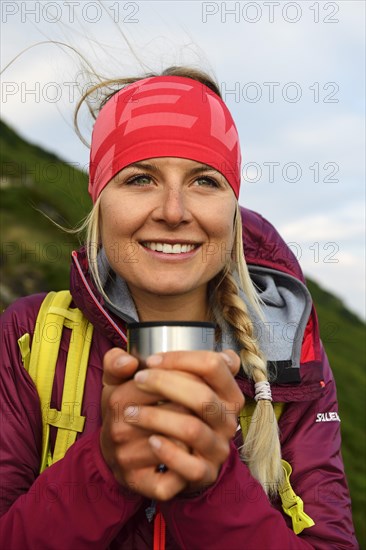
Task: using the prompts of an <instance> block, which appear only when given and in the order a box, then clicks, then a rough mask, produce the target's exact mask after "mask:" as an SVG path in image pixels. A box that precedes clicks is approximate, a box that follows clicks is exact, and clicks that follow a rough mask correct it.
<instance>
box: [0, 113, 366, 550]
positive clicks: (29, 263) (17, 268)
mask: <svg viewBox="0 0 366 550" xmlns="http://www.w3.org/2000/svg"><path fill="white" fill-rule="evenodd" d="M0 129H1V138H0V167H1V180H0V183H1V186H0V201H1V202H0V214H1V255H0V299H1V307H2V308H3V307H6V306H7V305H8V304H9V303H10V302H11V301H12V300H14V299H15V298H16V297H18V296H22V295H26V294H31V293H33V292H39V291H43V290H51V289H52V290H59V289H63V288H67V287H68V278H69V261H70V251H71V250H72V249H73V248H75V247H77V246H78V241H77V239H76V238H75V237H74V236H70V235H68V234H66V233H64V232H62V231H60V230H59V229H58V228H57V227H55V226H54V225H53V224H52V223H51V222H50V221H49V220H48V219H47V218H45V217H44V216H43V215H41V214H40V212H39V210H40V211H42V212H45V213H46V214H47V215H48V216H49V217H51V218H52V219H54V220H55V221H56V222H57V223H59V224H61V225H64V226H66V227H73V226H75V224H77V223H78V222H79V221H80V220H81V218H83V217H84V216H85V215H86V214H87V213H88V212H89V209H90V207H91V201H90V198H89V196H88V194H87V176H86V174H84V173H81V172H79V171H78V170H76V169H75V168H73V167H72V166H70V165H67V164H66V163H64V162H63V161H61V160H60V159H59V158H58V157H56V156H55V155H52V154H50V153H47V152H45V151H44V150H42V149H41V148H39V147H36V146H34V145H30V144H29V143H27V142H26V141H24V140H23V139H21V138H20V137H19V136H18V135H17V134H16V133H15V132H14V131H13V130H11V129H10V128H9V127H8V126H6V125H5V124H4V123H1V128H0ZM308 286H309V289H310V291H311V293H312V296H313V299H314V302H315V304H316V308H317V312H318V316H319V322H320V332H321V335H322V339H323V342H324V345H325V348H326V351H327V354H328V357H329V360H330V363H331V365H332V368H333V371H334V375H335V378H336V382H337V387H338V397H339V406H340V414H341V419H342V424H341V427H342V436H343V456H344V462H345V466H346V473H347V477H348V480H349V484H350V489H351V495H352V500H353V514H354V519H355V524H356V530H357V534H358V538H359V542H360V545H361V547H362V548H364V547H365V546H366V536H365V522H364V518H363V513H364V509H365V496H364V495H365V493H366V486H365V485H366V483H365V479H366V476H365V463H366V460H365V458H366V455H365V436H364V434H365V324H364V323H362V322H361V321H360V320H359V319H358V318H357V316H355V315H354V314H353V313H351V312H350V311H349V310H348V309H347V308H346V307H345V306H344V305H343V304H342V302H341V301H340V300H339V299H338V298H336V297H335V296H334V295H332V294H330V293H329V292H327V291H325V290H323V289H322V288H320V287H319V286H318V285H317V284H316V283H315V282H314V281H311V280H308Z"/></svg>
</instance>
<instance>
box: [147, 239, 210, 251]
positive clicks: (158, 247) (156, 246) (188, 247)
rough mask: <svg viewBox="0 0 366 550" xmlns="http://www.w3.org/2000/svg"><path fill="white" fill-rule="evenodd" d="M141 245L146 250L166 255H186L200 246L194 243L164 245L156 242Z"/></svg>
mask: <svg viewBox="0 0 366 550" xmlns="http://www.w3.org/2000/svg"><path fill="white" fill-rule="evenodd" d="M141 244H142V246H144V247H145V248H149V249H150V250H153V251H155V252H163V253H164V254H184V253H187V252H191V251H192V250H194V249H195V248H197V247H198V246H199V245H198V244H193V243H164V242H154V241H145V242H142V243H141Z"/></svg>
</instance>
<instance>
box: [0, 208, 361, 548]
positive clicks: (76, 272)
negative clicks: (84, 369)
mask: <svg viewBox="0 0 366 550" xmlns="http://www.w3.org/2000/svg"><path fill="white" fill-rule="evenodd" d="M242 215H243V225H244V246H245V251H246V259H247V262H248V264H251V265H256V266H262V267H266V268H271V269H273V270H276V271H280V272H283V273H287V274H289V275H292V276H293V277H296V278H297V279H300V280H303V277H302V274H301V271H300V268H299V266H298V263H297V261H296V259H295V258H294V256H293V255H292V253H291V252H290V251H289V249H288V248H287V246H286V244H285V243H284V242H283V241H282V239H281V238H280V236H279V235H278V233H277V232H276V231H275V229H274V228H273V227H272V226H271V225H270V224H269V223H268V222H267V221H265V220H264V219H263V218H262V217H261V216H259V215H258V214H255V213H253V212H251V211H248V210H245V209H242ZM71 292H72V295H73V299H74V303H75V305H76V306H77V307H79V308H80V309H82V311H83V312H84V314H85V315H86V317H88V318H89V320H90V321H91V322H92V323H93V324H94V327H95V330H94V336H93V342H92V347H91V353H90V360H89V367H88V373H87V379H86V387H85V394H84V402H83V408H82V414H83V415H84V416H86V423H85V429H84V432H83V433H82V434H81V435H80V437H79V439H78V440H77V441H76V443H75V444H74V445H73V446H72V447H71V449H70V450H69V451H68V452H67V454H66V456H65V457H64V458H63V459H62V460H60V461H59V462H57V463H56V464H54V465H53V466H51V467H50V468H48V469H46V470H45V471H44V472H43V473H42V474H41V475H38V470H39V464H40V452H41V438H42V433H41V432H42V422H41V410H40V405H39V400H38V396H37V391H36V389H35V386H34V384H33V382H32V380H31V379H30V377H29V375H28V373H27V372H26V371H25V369H24V367H23V365H22V362H21V358H20V353H19V350H18V346H17V340H18V338H19V337H20V336H21V335H22V334H24V333H25V332H28V333H30V334H31V335H32V334H33V331H34V325H35V319H36V317H37V313H38V309H39V307H40V304H41V302H42V300H43V298H44V294H38V295H34V296H29V297H27V298H22V299H20V300H18V301H17V302H15V303H14V304H13V305H12V306H10V307H9V308H8V309H7V310H6V312H5V313H4V315H3V316H2V336H1V339H2V340H1V344H2V346H1V349H2V354H1V367H0V381H1V385H0V403H1V418H0V421H1V425H0V428H1V449H0V474H1V493H0V515H1V519H0V541H1V547H2V548H6V549H7V550H26V549H29V550H38V549H39V550H46V549H52V550H64V549H65V550H66V549H67V550H83V549H88V550H90V549H91V548H95V549H104V548H110V549H124V550H125V549H126V550H128V549H146V548H152V547H153V542H152V540H153V538H152V537H153V533H152V524H151V523H149V522H148V520H147V517H146V513H145V510H146V508H147V507H148V506H149V504H150V503H149V501H148V500H147V499H145V498H143V497H141V496H139V495H136V494H134V493H132V492H131V493H128V492H127V491H125V490H124V489H122V488H121V487H120V486H119V484H118V483H117V482H116V481H115V479H114V477H113V475H112V473H111V471H110V470H109V468H108V467H107V465H106V464H105V462H104V460H103V457H102V455H101V452H100V447H99V430H100V426H101V416H100V394H101V381H102V359H103V356H104V354H105V352H106V351H107V350H108V349H110V348H111V347H114V346H122V345H123V340H122V338H121V336H120V333H121V331H123V330H124V328H125V327H124V324H123V322H122V321H121V320H120V319H119V318H118V317H116V316H115V315H114V314H112V313H111V312H109V311H107V310H106V309H105V307H104V304H103V299H102V298H101V297H100V295H99V294H98V293H97V291H96V289H95V288H94V286H93V284H92V282H91V280H90V278H89V276H88V272H87V263H86V259H85V255H84V254H83V253H82V252H80V253H73V266H72V271H71ZM68 333H69V331H68V329H65V330H64V334H63V338H62V342H61V348H60V353H59V359H58V364H57V368H56V377H55V383H54V387H53V394H52V403H51V406H53V407H56V408H58V409H59V408H60V404H61V397H62V387H63V372H64V366H65V360H66V357H67V350H68V338H69V334H68ZM300 375H301V382H299V383H276V384H274V385H273V388H272V394H273V398H274V401H282V402H285V403H286V407H285V410H284V413H283V414H282V416H281V418H280V422H279V426H280V432H281V445H282V454H283V458H284V459H285V460H287V461H288V462H290V464H291V465H292V468H293V474H292V476H291V483H292V487H293V489H294V491H295V492H296V494H298V495H299V496H300V497H301V498H302V500H303V501H304V509H305V511H306V513H307V514H308V515H309V516H310V517H311V518H312V519H313V520H314V522H315V525H314V526H313V527H311V528H307V529H305V530H304V531H303V532H302V533H301V534H300V535H295V534H294V532H293V531H292V528H291V520H290V518H289V517H288V516H286V515H284V514H283V512H282V511H281V505H280V502H275V503H272V504H271V503H270V502H269V500H268V498H267V497H266V495H265V494H264V492H263V490H262V488H261V487H260V486H259V484H258V483H257V482H256V480H255V479H254V478H253V477H252V476H251V474H250V472H249V470H248V468H247V466H246V465H245V464H243V463H242V462H241V461H240V460H239V456H238V452H237V449H236V446H235V444H234V443H233V444H232V448H231V453H230V455H229V457H228V459H227V460H226V462H225V464H224V465H223V467H222V469H221V472H220V475H219V478H218V479H217V481H216V483H215V484H214V485H212V486H211V487H210V488H208V489H207V490H206V491H204V492H202V493H201V494H199V495H197V496H195V497H190V498H184V497H181V496H178V497H176V498H174V499H172V500H171V501H169V502H166V503H162V504H161V511H162V513H163V515H164V518H165V521H166V525H167V539H166V548H185V549H187V550H193V549H210V550H211V549H212V550H214V549H217V550H223V549H224V548H225V549H226V548H227V549H230V550H235V549H243V548H245V549H252V550H262V549H263V550H264V549H266V550H267V549H269V550H270V549H278V550H285V549H306V548H308V549H310V548H316V549H319V550H321V549H322V550H328V549H330V548H332V549H335V548H337V549H344V548H358V545H357V541H356V539H355V536H354V530H353V525H352V517H351V505H350V498H349V492H348V487H347V482H346V479H345V475H344V468H343V463H342V457H341V452H340V446H341V440H340V424H339V422H338V421H337V420H336V418H337V415H328V416H324V417H321V416H319V413H336V412H337V411H338V407H337V398H336V389H335V384H334V379H333V375H332V372H331V369H330V367H329V364H328V361H327V358H326V356H325V353H324V351H323V348H322V346H321V343H320V340H319V334H318V325H317V319H316V314H315V311H314V309H313V310H312V312H311V315H310V317H309V320H308V323H307V326H306V330H305V333H304V337H303V342H302V348H301V363H300ZM238 384H239V385H240V387H241V388H242V390H243V392H244V393H245V394H246V395H248V396H251V397H252V396H253V387H252V384H251V383H250V382H249V381H248V380H246V379H244V378H241V377H238ZM319 418H330V419H332V420H331V421H327V422H321V421H319ZM54 436H55V434H54V433H52V434H51V440H52V438H53V439H54Z"/></svg>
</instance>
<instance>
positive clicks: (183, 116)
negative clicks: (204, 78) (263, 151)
mask: <svg viewBox="0 0 366 550" xmlns="http://www.w3.org/2000/svg"><path fill="white" fill-rule="evenodd" d="M155 157H180V158H186V159H191V160H195V161H197V162H202V163H204V164H208V165H209V166H212V167H213V168H215V169H216V170H218V171H219V172H220V173H221V174H223V175H224V176H225V178H226V179H227V181H228V182H229V184H230V185H231V187H232V189H233V191H234V193H235V196H236V197H238V195H239V187H240V161H241V156H240V146H239V138H238V133H237V130H236V127H235V124H234V121H233V119H232V117H231V114H230V112H229V110H228V108H227V107H226V105H225V103H224V102H223V101H222V100H221V99H220V98H219V97H218V96H217V95H216V94H215V93H214V92H212V91H211V90H210V89H209V88H208V87H207V86H205V85H204V84H201V83H200V82H198V81H196V80H193V79H191V78H184V77H180V76H157V77H151V78H145V79H143V80H139V81H138V82H135V83H133V84H130V85H128V86H126V87H125V88H123V89H122V90H120V91H119V92H117V93H116V94H115V95H114V96H112V97H111V98H110V99H109V100H108V102H107V103H106V104H105V106H104V107H103V108H102V110H101V111H100V114H99V116H98V118H97V120H96V122H95V125H94V129H93V136H92V144H91V151H90V176H89V193H90V195H91V197H92V199H93V202H95V201H96V199H97V198H98V196H99V195H100V193H101V191H102V190H103V189H104V187H105V186H106V185H107V183H108V182H109V181H110V180H111V179H112V178H113V177H114V176H115V175H116V174H117V173H118V172H119V171H120V170H122V168H125V167H126V166H128V165H129V164H132V163H133V162H137V161H140V160H146V159H149V158H155Z"/></svg>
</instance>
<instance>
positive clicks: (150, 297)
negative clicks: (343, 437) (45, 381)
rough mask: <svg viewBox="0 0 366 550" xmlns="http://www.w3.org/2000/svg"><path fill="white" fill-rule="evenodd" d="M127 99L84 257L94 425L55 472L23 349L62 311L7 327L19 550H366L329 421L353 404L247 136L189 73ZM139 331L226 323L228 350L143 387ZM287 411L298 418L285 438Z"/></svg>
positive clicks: (173, 357)
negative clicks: (270, 210)
mask: <svg viewBox="0 0 366 550" xmlns="http://www.w3.org/2000/svg"><path fill="white" fill-rule="evenodd" d="M107 84H109V83H107ZM112 84H115V83H112ZM117 84H118V82H117ZM120 84H127V86H123V87H122V89H121V90H119V91H117V92H116V93H113V94H112V95H111V97H110V98H109V99H108V101H106V102H105V103H104V106H103V107H102V109H101V111H100V113H99V115H98V117H97V120H96V123H95V126H94V130H93V139H92V146H91V164H90V180H89V192H90V194H91V196H92V199H93V202H94V208H93V211H92V213H91V215H90V216H89V219H88V238H87V245H86V252H85V251H83V250H82V251H80V252H79V253H78V254H76V253H74V254H73V268H72V275H71V293H72V296H73V301H74V306H75V307H77V308H78V309H79V310H81V311H82V312H83V314H84V315H85V317H86V318H87V319H88V320H89V321H90V322H91V323H93V325H94V333H93V340H92V344H91V352H90V356H89V364H88V372H87V378H86V387H85V392H84V399H83V408H82V413H83V416H84V417H85V418H86V422H85V426H84V430H83V432H82V434H81V435H80V437H79V438H78V441H76V443H75V444H74V445H73V446H72V447H71V448H70V450H69V451H68V452H67V454H66V455H65V457H64V458H61V459H60V460H58V461H57V462H55V463H54V464H53V465H52V466H50V467H49V468H47V469H46V470H45V471H44V472H43V473H41V474H40V475H38V471H39V465H40V452H41V451H40V446H41V443H40V442H41V438H42V433H41V432H42V418H41V410H40V406H39V401H38V397H37V392H36V389H35V387H34V384H33V383H32V381H31V379H30V378H29V376H28V374H27V372H26V370H25V369H24V367H23V365H22V363H21V360H20V357H19V352H18V349H17V340H18V339H19V338H20V337H21V335H22V334H23V333H24V332H28V333H30V334H33V332H34V330H35V327H34V325H35V322H36V318H37V312H38V310H39V308H40V304H41V302H42V300H43V298H44V295H38V296H32V297H28V298H25V299H22V300H20V301H18V302H17V303H15V304H14V305H13V306H12V307H10V308H9V309H8V310H7V312H6V313H5V314H4V316H3V317H4V318H3V323H4V327H5V331H4V353H3V356H4V357H3V359H4V366H3V367H2V369H1V373H2V378H3V384H2V387H3V390H2V391H3V399H4V402H5V403H6V408H5V411H6V414H5V415H4V430H3V445H2V455H1V459H2V464H3V471H4V479H5V480H6V484H5V488H4V491H3V495H2V503H1V506H2V510H1V512H2V514H3V517H2V518H1V532H2V537H3V540H4V541H5V547H6V548H42V549H43V548H70V549H71V548H72V549H79V548H80V549H82V548H90V547H94V548H150V547H152V545H153V544H154V547H156V548H158V547H162V544H163V543H164V544H165V546H166V548H190V549H191V548H217V549H223V548H230V549H236V548H251V549H262V548H266V549H267V548H278V549H284V548H324V549H325V548H330V547H331V548H355V547H357V543H356V541H355V538H354V534H353V527H352V520H351V512H350V501H349V495H348V489H347V484H346V481H345V476H344V471H343V465H342V460H341V456H340V436H339V423H337V422H329V423H317V422H316V419H317V413H318V412H328V411H332V412H336V410H337V408H336V407H337V403H336V395H335V387H334V380H333V377H332V374H331V371H330V368H329V365H328V363H327V360H326V357H325V355H324V351H323V350H322V348H321V345H320V342H319V337H318V332H317V326H316V317H315V313H314V311H312V312H311V300H310V297H309V294H308V292H307V290H306V288H305V286H304V285H303V284H302V283H301V282H300V281H299V278H301V274H300V273H299V270H298V267H297V265H293V261H292V259H291V257H290V256H289V252H288V250H287V249H286V247H285V245H284V243H283V242H282V241H281V239H280V238H279V237H278V235H277V234H276V233H275V231H274V230H273V228H271V226H269V224H268V223H267V222H265V221H264V220H263V219H262V218H260V217H259V216H258V215H256V214H254V213H251V212H249V211H245V210H243V209H242V210H241V209H239V206H238V203H237V198H238V195H239V186H240V147H239V141H238V135H237V131H236V128H235V124H234V122H233V120H232V118H231V115H230V113H229V111H228V109H227V107H226V106H225V104H224V103H223V102H222V100H221V99H220V97H219V91H218V89H217V86H216V85H215V83H214V82H212V81H211V80H210V79H209V78H208V77H207V75H205V74H203V73H200V72H198V71H189V70H187V69H180V68H173V69H170V70H168V71H165V73H164V74H163V75H162V76H148V77H146V78H144V79H141V80H138V79H137V80H136V81H134V79H131V80H127V81H126V80H125V81H121V82H120ZM242 215H243V216H244V239H245V244H246V255H247V261H248V264H251V266H250V275H249V270H248V267H247V264H246V263H245V261H244V256H243V251H242V237H241V227H242ZM252 281H253V282H254V284H255V285H256V288H257V290H256V291H255V290H254V286H253V282H252ZM264 316H265V317H264ZM131 320H141V321H150V320H154V321H156V320H164V321H169V320H175V321H179V320H183V321H214V322H215V323H216V324H217V327H218V329H217V342H216V350H215V351H207V352H174V353H173V352H171V353H166V354H157V355H154V356H151V357H150V358H149V359H148V360H147V366H148V368H147V369H145V370H142V371H138V362H137V360H136V359H135V358H134V357H132V356H131V355H129V354H128V353H127V352H126V351H124V350H123V349H122V348H125V340H126V337H125V329H126V323H128V322H130V321H131ZM289 327H290V332H289V331H288V329H289ZM64 332H65V334H63V336H62V341H61V347H60V352H59V356H58V363H57V368H56V376H55V382H54V386H53V393H52V404H53V407H54V409H55V410H56V411H57V410H60V402H61V394H62V389H63V382H64V381H63V376H64V370H65V363H66V357H67V353H68V347H69V339H70V335H69V334H67V331H64ZM268 380H270V381H271V386H270V384H269V383H268ZM272 400H273V401H274V402H281V403H285V405H284V406H282V409H283V411H282V414H281V417H280V420H279V428H280V432H278V427H277V422H276V418H275V415H274V410H273V407H272V404H271V401H272ZM244 402H246V408H245V409H243V406H244ZM255 402H257V405H256V406H255V407H254V406H253V407H252V408H253V409H254V412H253V414H252V415H250V414H249V418H250V417H251V420H250V426H249V430H246V429H244V425H245V415H246V414H247V413H245V412H243V410H244V411H246V410H248V404H249V406H252V405H253V404H254V403H255ZM72 405H73V404H72ZM54 409H53V410H54ZM100 409H101V413H100ZM238 417H240V420H241V422H240V424H241V426H242V430H243V437H242V435H241V430H240V425H239V430H238ZM243 418H244V420H243ZM51 430H52V428H51ZM279 433H280V436H279ZM243 438H244V442H243ZM54 439H55V434H52V433H51V446H52V445H54ZM238 449H241V450H240V452H239V450H238ZM281 452H282V457H283V458H284V459H285V460H286V461H289V462H290V463H291V466H292V468H293V476H292V478H291V482H292V488H293V490H294V491H295V493H296V494H297V495H299V496H300V497H301V499H302V501H301V500H299V499H298V498H297V497H294V499H293V500H292V501H291V498H290V497H289V495H290V493H291V491H292V489H291V488H288V487H289V486H288V485H285V482H286V479H285V475H284V470H283V464H285V463H282V462H281ZM161 464H165V465H166V469H165V470H166V471H164V472H162V471H161V469H160V468H159V465H161ZM287 473H288V471H287ZM283 487H286V489H285V490H283ZM279 494H280V495H281V498H282V504H281V500H280V498H279ZM291 494H292V493H291ZM286 499H287V500H286ZM289 502H291V505H289ZM302 502H303V503H304V507H305V511H303V510H302ZM282 506H284V509H285V511H286V510H287V511H286V514H285V513H284V512H283V508H282ZM153 517H154V518H155V520H154V521H152V518H153ZM40 518H42V519H43V518H44V521H42V523H41V522H40ZM294 530H295V532H297V533H299V534H295V532H294Z"/></svg>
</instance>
